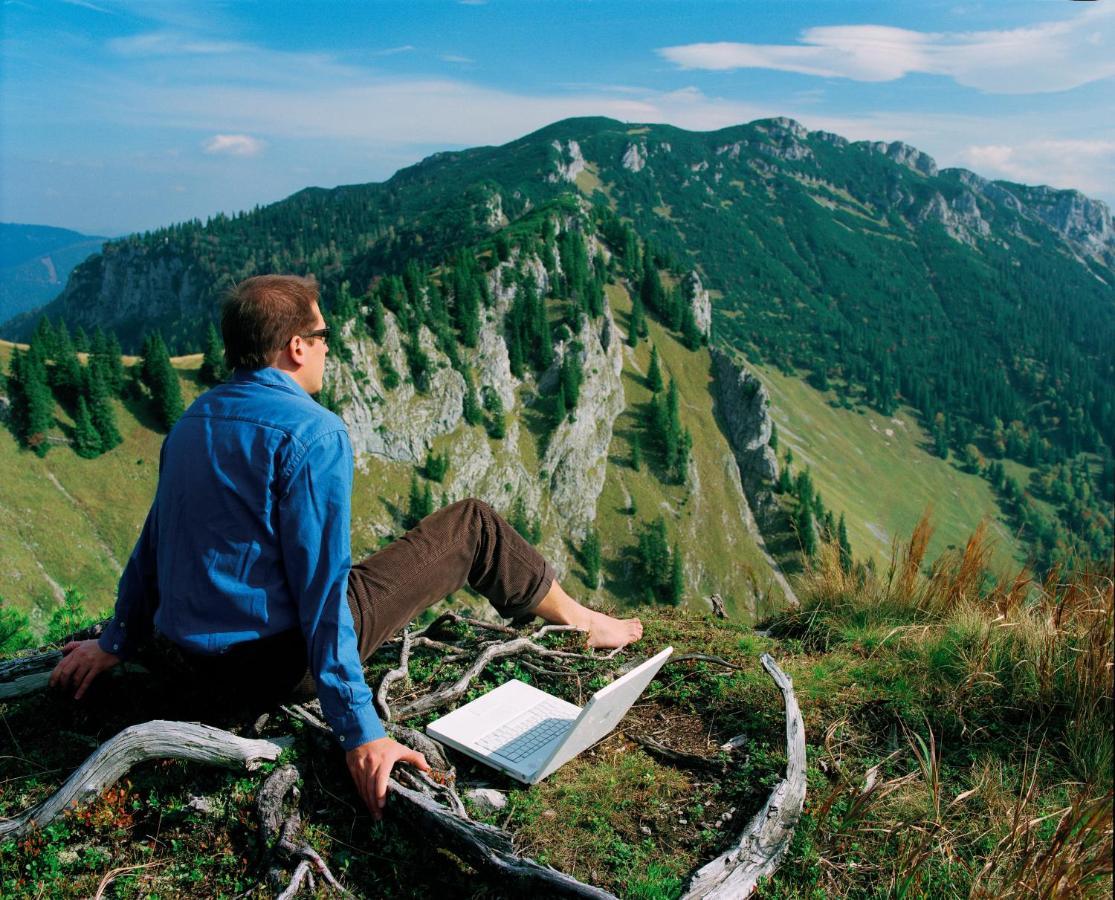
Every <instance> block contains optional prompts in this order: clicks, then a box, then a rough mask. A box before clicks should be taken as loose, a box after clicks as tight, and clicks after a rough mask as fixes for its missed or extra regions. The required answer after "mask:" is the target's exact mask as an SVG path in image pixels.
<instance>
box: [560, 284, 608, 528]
mask: <svg viewBox="0 0 1115 900" xmlns="http://www.w3.org/2000/svg"><path fill="white" fill-rule="evenodd" d="M615 333H616V327H615V322H614V321H613V320H612V310H611V307H610V306H608V305H605V307H604V315H603V316H602V317H601V319H600V320H599V321H598V322H597V323H594V322H592V321H591V320H589V319H588V318H586V319H585V320H584V324H583V325H582V327H581V331H580V333H579V334H578V335H576V338H575V342H576V343H578V344H580V345H581V347H583V349H582V350H580V351H578V350H577V349H576V347H575V343H574V339H570V340H569V341H565V342H562V343H561V344H559V345H558V347H557V348H555V363H554V366H555V371H556V369H557V368H558V367H560V365H561V359H562V358H563V357H564V355H565V354H566V353H579V355H580V357H581V369H582V371H583V372H584V381H583V382H582V384H581V389H580V393H579V396H578V398H577V407H576V409H575V410H574V411H573V418H572V421H570V420H569V419H566V420H565V421H564V422H562V423H561V424H560V425H559V426H558V427H557V429H556V430H555V431H554V434H553V436H552V437H551V439H550V442H549V445H548V446H547V448H546V453H545V456H544V457H543V459H542V471H543V472H546V473H548V476H549V484H550V499H551V501H552V503H553V507H554V512H555V513H556V514H557V515H558V516H559V518H560V520H561V521H562V522H564V523H565V526H564V527H565V529H566V530H567V531H570V532H572V533H574V534H576V535H577V537H578V538H580V537H583V536H584V534H585V532H586V530H587V529H588V527H589V526H590V525H591V524H592V521H593V519H595V518H596V501H597V499H598V498H599V497H600V492H601V491H603V490H604V476H605V475H606V474H607V465H606V464H607V458H608V447H609V446H610V445H611V443H612V429H613V425H614V424H615V420H616V419H617V418H618V417H619V414H620V413H622V412H623V408H624V395H623V382H622V381H621V379H620V373H621V371H622V370H623V346H622V343H621V342H620V341H617V340H613V336H614V335H615Z"/></svg>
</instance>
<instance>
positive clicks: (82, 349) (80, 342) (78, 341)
mask: <svg viewBox="0 0 1115 900" xmlns="http://www.w3.org/2000/svg"><path fill="white" fill-rule="evenodd" d="M74 349H75V350H77V351H78V352H79V353H88V352H89V335H88V334H86V333H85V329H84V328H82V327H81V326H80V325H78V326H77V331H75V332H74Z"/></svg>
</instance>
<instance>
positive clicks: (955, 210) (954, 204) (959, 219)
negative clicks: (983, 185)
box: [917, 190, 991, 246]
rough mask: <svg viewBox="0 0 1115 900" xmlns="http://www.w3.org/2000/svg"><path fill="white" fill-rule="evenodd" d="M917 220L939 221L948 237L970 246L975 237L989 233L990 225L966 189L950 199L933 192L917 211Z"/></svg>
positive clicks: (971, 194) (985, 235)
mask: <svg viewBox="0 0 1115 900" xmlns="http://www.w3.org/2000/svg"><path fill="white" fill-rule="evenodd" d="M917 221H918V222H926V221H930V222H940V223H941V224H942V225H944V226H945V231H947V232H948V234H949V236H950V237H952V238H953V239H954V240H957V241H961V242H962V243H965V244H968V245H970V246H975V245H976V238H986V237H987V236H988V235H989V234H991V226H990V225H989V224H988V222H987V221H986V220H985V219H984V218H983V216H982V214H981V212H980V205H979V202H978V201H977V200H976V197H975V195H974V194H973V193H972V192H971V191H968V190H964V191H961V192H960V194H959V195H958V196H956V197H955V198H953V199H952V200H951V201H947V200H945V198H944V197H943V196H942V195H941V194H940V192H937V193H934V195H933V197H932V199H931V200H930V201H929V203H928V204H927V205H926V206H925V207H924V208H923V209H922V210H921V211H920V212H919V213H918V215H917Z"/></svg>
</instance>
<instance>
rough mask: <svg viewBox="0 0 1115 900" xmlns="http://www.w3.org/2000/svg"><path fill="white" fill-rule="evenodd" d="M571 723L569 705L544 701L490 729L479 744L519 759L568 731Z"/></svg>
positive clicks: (513, 760)
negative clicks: (492, 729) (505, 722)
mask: <svg viewBox="0 0 1115 900" xmlns="http://www.w3.org/2000/svg"><path fill="white" fill-rule="evenodd" d="M571 722H572V720H571V719H570V718H569V712H568V709H567V707H564V706H562V705H561V704H559V703H557V702H555V701H553V700H543V701H541V702H540V703H538V704H537V705H535V706H532V707H531V708H530V709H528V710H527V711H526V712H525V713H522V714H521V715H519V716H516V717H515V718H514V719H512V720H511V721H510V722H508V723H507V724H505V725H501V726H500V727H499V728H497V729H495V730H494V731H490V732H488V733H487V734H486V735H484V736H483V737H482V738H479V739H478V740H477V741H476V743H477V746H479V747H482V748H483V749H485V750H490V751H491V752H492V753H497V754H499V755H500V756H502V757H503V758H504V759H509V760H511V761H512V762H518V761H519V760H521V759H525V758H526V757H528V756H530V755H531V754H532V753H533V752H534V751H535V750H537V749H538V748H539V747H541V746H542V745H543V744H547V743H549V742H550V741H552V740H553V739H554V736H555V735H558V734H561V733H562V732H564V731H565V730H567V729H568V728H569V726H570V724H571Z"/></svg>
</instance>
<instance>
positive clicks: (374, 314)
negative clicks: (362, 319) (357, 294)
mask: <svg viewBox="0 0 1115 900" xmlns="http://www.w3.org/2000/svg"><path fill="white" fill-rule="evenodd" d="M370 307H371V308H370V309H369V310H368V327H370V328H371V329H372V340H374V341H375V342H376V343H377V344H382V343H383V339H384V337H386V335H387V318H386V315H385V313H384V311H383V300H381V299H380V295H379V292H378V291H376V292H375V293H373V294H372V298H371V303H370Z"/></svg>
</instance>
